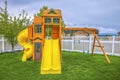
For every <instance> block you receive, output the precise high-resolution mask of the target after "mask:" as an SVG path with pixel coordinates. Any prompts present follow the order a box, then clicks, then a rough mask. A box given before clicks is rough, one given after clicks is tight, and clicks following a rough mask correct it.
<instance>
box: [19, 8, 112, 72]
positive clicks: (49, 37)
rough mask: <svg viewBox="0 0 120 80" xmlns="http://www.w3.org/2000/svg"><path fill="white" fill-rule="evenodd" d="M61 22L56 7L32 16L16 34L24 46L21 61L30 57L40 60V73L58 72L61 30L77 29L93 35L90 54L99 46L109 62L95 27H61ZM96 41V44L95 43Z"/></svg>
mask: <svg viewBox="0 0 120 80" xmlns="http://www.w3.org/2000/svg"><path fill="white" fill-rule="evenodd" d="M62 22H63V21H62V14H61V10H56V9H48V10H43V12H42V16H36V17H34V20H33V23H32V25H30V26H28V28H27V29H25V30H23V31H21V32H20V33H19V35H18V42H19V43H20V45H21V46H23V48H24V54H23V57H22V61H26V60H27V59H28V58H31V57H32V58H33V60H39V61H41V74H60V73H61V61H62V54H61V36H62V30H64V31H66V30H68V31H74V30H78V31H83V32H85V33H86V34H87V35H90V34H93V35H94V41H93V45H92V55H93V53H94V47H100V49H101V50H102V52H103V54H104V56H105V58H106V60H107V62H108V63H110V60H109V58H108V56H107V55H106V53H105V50H104V47H103V46H102V44H101V43H100V41H99V39H98V36H97V32H98V31H97V30H96V29H95V28H62ZM96 41H97V42H98V45H95V44H96Z"/></svg>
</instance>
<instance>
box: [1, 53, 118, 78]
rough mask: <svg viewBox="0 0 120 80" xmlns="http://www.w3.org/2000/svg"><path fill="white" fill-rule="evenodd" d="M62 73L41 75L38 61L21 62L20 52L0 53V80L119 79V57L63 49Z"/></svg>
mask: <svg viewBox="0 0 120 80" xmlns="http://www.w3.org/2000/svg"><path fill="white" fill-rule="evenodd" d="M62 53H63V63H62V74H57V75H41V74H40V62H38V61H36V62H34V61H32V59H30V60H28V61H27V62H21V57H22V52H15V53H4V54H0V80H120V57H116V56H109V58H110V60H111V63H110V64H108V63H107V62H106V61H105V59H104V56H103V55H98V54H96V55H94V56H91V55H90V54H83V53H79V52H66V51H63V52H62Z"/></svg>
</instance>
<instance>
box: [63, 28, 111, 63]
mask: <svg viewBox="0 0 120 80" xmlns="http://www.w3.org/2000/svg"><path fill="white" fill-rule="evenodd" d="M64 31H70V32H74V31H83V32H84V33H85V34H83V35H86V34H87V36H90V35H93V36H94V39H93V45H92V55H94V49H95V47H99V48H100V49H101V51H102V52H103V54H104V56H105V59H106V61H107V62H108V63H110V59H109V58H108V56H107V54H106V52H105V49H104V46H103V45H102V44H101V42H100V40H99V38H98V35H97V34H98V30H97V29H95V28H64ZM83 40H84V39H83ZM83 48H84V41H83Z"/></svg>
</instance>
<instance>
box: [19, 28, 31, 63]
mask: <svg viewBox="0 0 120 80" xmlns="http://www.w3.org/2000/svg"><path fill="white" fill-rule="evenodd" d="M17 39H18V42H19V44H20V45H21V46H23V48H24V54H23V57H22V61H26V60H27V59H29V58H31V57H32V56H33V53H32V44H31V43H30V42H29V41H28V29H24V30H23V31H21V32H20V33H19V35H18V36H17Z"/></svg>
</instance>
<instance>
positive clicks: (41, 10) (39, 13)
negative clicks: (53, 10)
mask: <svg viewBox="0 0 120 80" xmlns="http://www.w3.org/2000/svg"><path fill="white" fill-rule="evenodd" d="M47 9H48V7H47V6H43V7H42V8H40V10H39V12H38V13H37V14H35V16H42V13H43V10H47Z"/></svg>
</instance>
